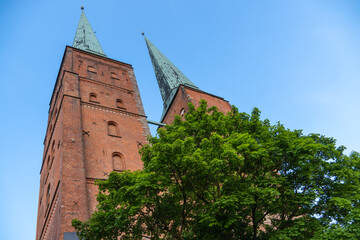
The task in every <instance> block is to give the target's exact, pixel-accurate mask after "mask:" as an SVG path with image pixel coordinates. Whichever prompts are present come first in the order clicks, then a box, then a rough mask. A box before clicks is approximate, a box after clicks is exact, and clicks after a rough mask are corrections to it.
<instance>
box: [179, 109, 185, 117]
mask: <svg viewBox="0 0 360 240" xmlns="http://www.w3.org/2000/svg"><path fill="white" fill-rule="evenodd" d="M185 113H186V110H185V108H182V109H181V110H180V116H181V117H183V116H184V115H185Z"/></svg>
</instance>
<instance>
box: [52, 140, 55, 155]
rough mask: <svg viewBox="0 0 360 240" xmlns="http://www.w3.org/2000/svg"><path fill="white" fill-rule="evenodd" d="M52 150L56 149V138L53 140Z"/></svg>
mask: <svg viewBox="0 0 360 240" xmlns="http://www.w3.org/2000/svg"><path fill="white" fill-rule="evenodd" d="M51 151H52V152H54V151H55V140H53V143H52V147H51Z"/></svg>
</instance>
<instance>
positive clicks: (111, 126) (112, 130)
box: [108, 122, 120, 137]
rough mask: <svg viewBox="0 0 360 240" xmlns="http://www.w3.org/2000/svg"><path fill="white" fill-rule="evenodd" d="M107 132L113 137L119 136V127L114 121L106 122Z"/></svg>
mask: <svg viewBox="0 0 360 240" xmlns="http://www.w3.org/2000/svg"><path fill="white" fill-rule="evenodd" d="M108 134H109V136H113V137H120V135H119V128H118V125H117V124H116V123H115V122H108Z"/></svg>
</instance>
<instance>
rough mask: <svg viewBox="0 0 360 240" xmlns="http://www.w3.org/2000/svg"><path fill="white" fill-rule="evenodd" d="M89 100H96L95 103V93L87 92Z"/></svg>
mask: <svg viewBox="0 0 360 240" xmlns="http://www.w3.org/2000/svg"><path fill="white" fill-rule="evenodd" d="M89 101H90V102H96V103H97V102H98V101H97V95H96V93H90V94H89Z"/></svg>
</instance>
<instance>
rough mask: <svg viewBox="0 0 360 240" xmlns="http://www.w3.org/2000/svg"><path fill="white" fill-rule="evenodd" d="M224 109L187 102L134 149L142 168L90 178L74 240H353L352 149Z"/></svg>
mask: <svg viewBox="0 0 360 240" xmlns="http://www.w3.org/2000/svg"><path fill="white" fill-rule="evenodd" d="M344 149H345V148H344V147H342V146H341V147H336V146H335V140H334V139H333V138H327V137H324V136H322V135H319V134H309V135H304V134H303V133H302V131H301V130H294V131H291V130H289V129H286V128H285V127H284V126H283V125H281V124H280V123H277V124H275V125H271V124H270V122H269V121H268V120H264V121H263V120H260V111H259V110H258V109H256V108H255V109H254V110H253V112H252V114H251V115H248V114H246V113H239V112H238V110H237V109H236V108H235V107H233V109H232V111H231V112H229V113H228V114H227V115H224V114H223V113H221V112H219V111H218V110H217V108H216V107H210V108H207V104H206V102H205V101H201V105H200V107H199V108H197V109H195V107H194V106H193V105H191V104H190V105H189V111H188V113H187V114H186V115H185V120H184V121H183V120H182V119H181V118H180V117H179V116H177V117H176V118H175V121H174V123H173V124H172V125H167V126H166V127H165V129H159V130H158V136H156V137H151V138H149V145H146V146H144V147H143V148H142V149H141V156H142V160H143V162H144V169H143V170H139V171H135V172H130V171H125V172H122V173H116V172H113V173H111V174H110V176H109V179H108V180H106V181H99V182H97V185H98V186H99V190H100V193H99V195H98V197H97V200H98V202H99V204H98V209H97V210H96V211H95V212H94V214H93V215H92V217H91V218H90V219H89V220H88V221H85V222H81V221H79V220H77V219H75V220H73V226H74V227H75V228H76V229H77V231H78V235H79V236H80V237H81V238H84V239H88V240H89V239H118V238H119V236H120V238H121V239H184V240H185V239H359V238H360V230H359V229H360V224H359V223H360V207H359V199H360V184H359V179H360V174H359V167H360V156H359V154H358V153H356V152H353V153H352V154H350V156H346V155H344V154H343V151H344Z"/></svg>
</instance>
